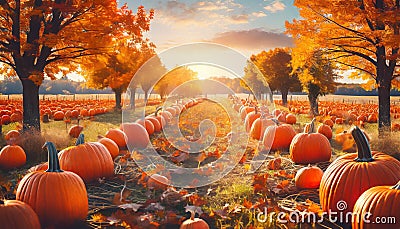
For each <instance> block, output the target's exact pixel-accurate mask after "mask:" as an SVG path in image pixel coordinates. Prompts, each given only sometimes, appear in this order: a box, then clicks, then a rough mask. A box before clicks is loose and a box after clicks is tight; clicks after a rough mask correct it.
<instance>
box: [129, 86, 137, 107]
mask: <svg viewBox="0 0 400 229" xmlns="http://www.w3.org/2000/svg"><path fill="white" fill-rule="evenodd" d="M135 95H136V87H135V88H131V96H130V97H131V98H130V106H131V109H132V110H133V111H135V109H136V100H135V99H136V98H135Z"/></svg>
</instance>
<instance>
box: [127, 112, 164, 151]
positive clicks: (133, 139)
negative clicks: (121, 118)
mask: <svg viewBox="0 0 400 229" xmlns="http://www.w3.org/2000/svg"><path fill="white" fill-rule="evenodd" d="M164 114H165V113H164ZM121 130H122V131H124V133H125V134H126V136H127V139H128V140H127V146H128V148H129V149H130V150H132V149H134V148H138V149H144V148H146V147H147V145H148V144H149V143H150V138H149V135H148V133H147V131H146V129H145V128H144V127H143V126H142V125H140V124H139V123H123V124H121Z"/></svg>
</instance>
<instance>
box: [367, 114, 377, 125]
mask: <svg viewBox="0 0 400 229" xmlns="http://www.w3.org/2000/svg"><path fill="white" fill-rule="evenodd" d="M367 122H369V123H376V122H378V115H377V114H376V113H374V114H370V115H369V116H368V119H367Z"/></svg>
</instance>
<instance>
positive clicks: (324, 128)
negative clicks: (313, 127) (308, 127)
mask: <svg viewBox="0 0 400 229" xmlns="http://www.w3.org/2000/svg"><path fill="white" fill-rule="evenodd" d="M317 132H318V133H320V134H323V135H325V137H326V138H328V139H332V135H333V134H332V129H331V127H330V126H328V125H326V124H323V123H321V124H319V125H318V128H317Z"/></svg>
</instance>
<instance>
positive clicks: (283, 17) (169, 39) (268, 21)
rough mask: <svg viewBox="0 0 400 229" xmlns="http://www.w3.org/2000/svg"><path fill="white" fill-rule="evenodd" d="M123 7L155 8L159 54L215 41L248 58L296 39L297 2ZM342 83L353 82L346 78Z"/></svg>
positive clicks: (136, 1)
mask: <svg viewBox="0 0 400 229" xmlns="http://www.w3.org/2000/svg"><path fill="white" fill-rule="evenodd" d="M124 3H127V4H128V6H129V8H130V9H132V10H136V8H137V7H138V6H140V5H143V6H144V7H145V8H146V9H147V10H149V9H154V10H155V17H154V19H153V21H152V22H151V30H150V31H149V32H148V33H147V34H146V36H147V37H149V38H150V40H151V41H152V42H153V43H155V44H156V46H157V49H156V51H157V52H158V53H160V52H163V51H165V50H168V49H169V48H172V47H175V46H179V45H182V44H188V43H191V42H213V43H218V44H222V45H225V46H227V47H229V48H232V49H234V50H236V51H238V52H240V53H242V54H243V55H244V56H246V57H247V58H249V57H250V56H251V55H252V54H257V53H259V52H260V51H262V50H266V49H272V48H276V47H291V46H292V45H293V41H292V39H291V38H290V37H289V36H287V35H286V34H285V33H284V32H285V21H292V20H293V19H294V18H299V12H298V9H297V8H296V7H295V6H293V0H217V1H211V0H125V1H120V4H124ZM244 66H245V63H242V67H244ZM167 67H168V66H167ZM169 67H170V66H169ZM192 69H193V70H195V71H198V72H199V78H206V77H207V75H214V76H215V75H220V74H223V73H224V72H225V73H226V71H223V70H220V69H218V68H215V67H214V68H207V67H204V66H192ZM339 81H341V82H350V81H349V80H348V79H347V78H346V77H344V79H341V80H339ZM351 82H352V83H360V82H362V81H361V80H352V81H351Z"/></svg>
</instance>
